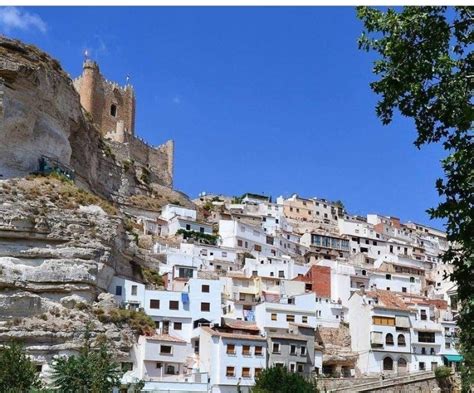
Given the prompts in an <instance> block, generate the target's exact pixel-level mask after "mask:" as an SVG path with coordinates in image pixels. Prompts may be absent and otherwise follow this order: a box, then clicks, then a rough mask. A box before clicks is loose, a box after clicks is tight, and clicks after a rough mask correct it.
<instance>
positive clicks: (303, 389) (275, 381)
mask: <svg viewBox="0 0 474 393" xmlns="http://www.w3.org/2000/svg"><path fill="white" fill-rule="evenodd" d="M296 392H298V393H315V392H318V389H317V385H316V381H314V380H306V379H304V378H303V377H302V376H301V375H299V374H296V373H290V372H289V371H288V370H287V369H286V368H284V367H270V368H267V369H264V370H262V372H261V373H260V374H259V375H258V377H257V378H256V380H255V387H254V388H252V393H296Z"/></svg>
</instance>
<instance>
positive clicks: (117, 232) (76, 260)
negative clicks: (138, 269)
mask: <svg viewBox="0 0 474 393" xmlns="http://www.w3.org/2000/svg"><path fill="white" fill-rule="evenodd" d="M75 190H77V195H76V194H74V191H75ZM82 195H83V192H81V191H79V190H78V189H76V188H75V186H73V185H71V184H68V183H66V184H65V183H63V182H61V181H59V180H56V179H54V178H44V177H38V178H29V179H21V180H3V181H2V180H0V342H4V341H7V340H9V339H10V338H17V339H21V340H22V342H23V343H24V344H25V346H26V349H27V350H28V352H29V353H31V354H32V355H33V356H34V358H35V360H37V361H39V362H50V361H51V359H52V356H54V355H56V354H69V353H72V352H73V351H74V350H77V349H78V348H79V346H80V345H81V337H82V335H83V333H84V331H85V329H86V325H88V324H90V325H91V329H92V331H93V333H94V334H95V335H98V334H105V335H106V336H107V337H108V338H109V339H110V340H111V341H112V342H113V344H114V347H115V350H116V351H117V357H118V358H119V359H120V358H126V357H127V356H128V350H129V349H130V347H131V346H132V345H133V342H134V334H133V333H132V331H131V330H130V329H129V328H123V329H120V328H119V327H117V326H115V325H113V324H111V323H106V324H104V323H102V322H100V320H99V319H98V315H96V314H95V313H94V310H95V309H97V308H101V309H104V310H107V309H113V308H116V307H117V303H116V302H115V299H114V297H113V296H112V295H109V294H106V293H105V292H106V291H107V289H108V286H109V284H110V281H111V279H112V277H113V276H114V275H115V274H121V275H124V276H129V277H133V271H132V268H131V265H130V259H129V258H127V257H125V256H124V254H126V252H127V249H128V248H129V244H128V242H129V240H128V236H127V235H126V234H125V231H124V229H123V224H122V220H121V218H120V217H119V216H115V215H111V214H107V213H106V212H105V211H104V209H103V208H102V207H99V206H95V205H89V206H86V207H84V206H83V205H81V204H79V203H77V202H75V199H76V198H78V197H80V196H82ZM104 206H105V205H104ZM81 304H82V305H83V306H81Z"/></svg>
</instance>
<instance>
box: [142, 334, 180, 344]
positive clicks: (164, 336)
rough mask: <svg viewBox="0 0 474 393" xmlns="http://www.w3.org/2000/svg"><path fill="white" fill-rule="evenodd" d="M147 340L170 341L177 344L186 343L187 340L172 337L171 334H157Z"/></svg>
mask: <svg viewBox="0 0 474 393" xmlns="http://www.w3.org/2000/svg"><path fill="white" fill-rule="evenodd" d="M146 339H147V340H156V341H169V342H175V343H186V341H185V340H182V339H180V338H178V337H173V336H170V335H169V334H155V335H154V336H149V337H146Z"/></svg>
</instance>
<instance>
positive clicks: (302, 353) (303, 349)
mask: <svg viewBox="0 0 474 393" xmlns="http://www.w3.org/2000/svg"><path fill="white" fill-rule="evenodd" d="M300 354H301V356H306V347H301V348H300Z"/></svg>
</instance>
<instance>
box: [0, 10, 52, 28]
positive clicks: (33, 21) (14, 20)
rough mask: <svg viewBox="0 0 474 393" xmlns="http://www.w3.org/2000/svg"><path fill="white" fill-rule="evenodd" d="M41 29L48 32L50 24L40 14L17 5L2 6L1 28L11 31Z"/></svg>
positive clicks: (0, 14)
mask: <svg viewBox="0 0 474 393" xmlns="http://www.w3.org/2000/svg"><path fill="white" fill-rule="evenodd" d="M34 29H36V30H39V31H41V32H42V33H46V30H47V29H48V26H47V25H46V23H45V21H44V20H43V19H41V18H40V16H39V15H36V14H31V13H29V12H27V11H25V10H23V9H21V8H17V7H0V30H2V31H4V32H6V33H9V32H11V31H12V30H23V31H27V30H34Z"/></svg>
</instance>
